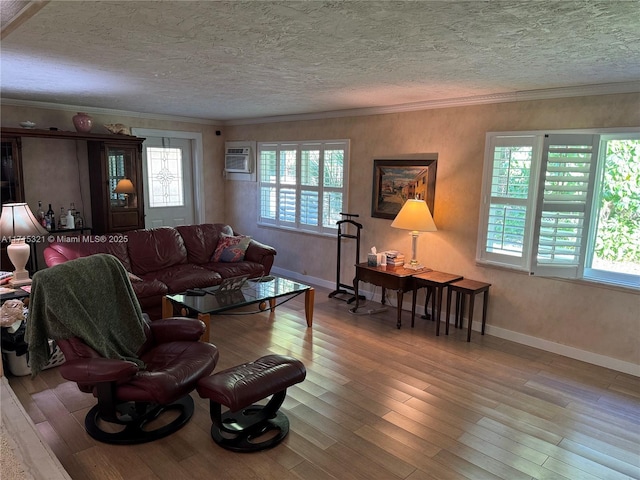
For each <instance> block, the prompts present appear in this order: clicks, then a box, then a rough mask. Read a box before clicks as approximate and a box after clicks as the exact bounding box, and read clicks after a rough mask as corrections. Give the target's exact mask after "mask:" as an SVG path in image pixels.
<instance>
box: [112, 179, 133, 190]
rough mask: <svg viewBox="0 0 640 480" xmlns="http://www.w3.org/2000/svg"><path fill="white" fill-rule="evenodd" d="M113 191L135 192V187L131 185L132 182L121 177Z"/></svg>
mask: <svg viewBox="0 0 640 480" xmlns="http://www.w3.org/2000/svg"><path fill="white" fill-rule="evenodd" d="M113 193H136V187H134V186H133V182H131V180H129V179H128V178H123V179H122V180H119V181H118V184H117V185H116V188H115V189H114V190H113Z"/></svg>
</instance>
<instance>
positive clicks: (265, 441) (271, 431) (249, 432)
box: [211, 405, 289, 452]
mask: <svg viewBox="0 0 640 480" xmlns="http://www.w3.org/2000/svg"><path fill="white" fill-rule="evenodd" d="M263 410H264V407H263V406H260V405H252V406H250V407H247V408H245V409H243V410H241V411H240V412H233V413H232V412H226V413H224V414H223V415H222V417H221V419H222V426H220V425H218V424H217V423H215V422H214V423H213V425H211V438H213V441H214V442H216V443H217V444H218V445H220V446H221V447H222V448H226V449H227V450H232V451H234V452H257V451H259V450H265V449H268V448H272V447H275V446H276V445H278V444H279V443H280V442H281V441H282V440H284V438H285V437H286V436H287V434H288V433H289V419H288V418H287V416H286V415H285V414H284V413H282V412H280V411H277V412H276V414H275V416H274V417H273V418H266V419H262V420H261V421H259V422H257V423H255V424H253V425H251V426H250V427H247V428H244V429H240V430H237V431H231V429H229V428H225V425H232V424H233V425H237V424H243V423H246V422H245V420H247V419H250V418H251V417H260V416H261V415H262V414H263ZM249 423H251V421H250V420H249Z"/></svg>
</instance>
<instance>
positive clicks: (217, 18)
mask: <svg viewBox="0 0 640 480" xmlns="http://www.w3.org/2000/svg"><path fill="white" fill-rule="evenodd" d="M1 49H2V51H1V56H0V68H1V85H0V86H1V94H2V97H3V98H4V99H17V100H30V101H37V102H49V103H61V104H66V105H76V106H85V107H100V108H109V109H116V110H127V111H135V112H141V113H149V114H166V115H180V116H187V117H194V118H204V119H215V120H234V119H243V118H256V117H266V116H279V115H292V114H303V113H317V112H327V111H336V110H344V109H357V108H371V107H388V106H394V105H401V104H412V103H420V102H434V101H440V100H445V99H461V98H467V97H476V96H485V95H495V94H504V93H513V92H522V91H531V90H539V89H553V88H562V87H574V86H583V85H598V84H611V83H619V82H640V3H639V2H637V1H592V0H589V1H491V2H484V1H470V2H460V1H441V2H433V1H411V2H377V1H322V2H321V1H302V2H271V1H258V2H245V1H238V2H217V1H199V2H188V1H120V2H106V1H100V2H96V1H58V0H55V1H51V2H49V3H47V4H46V5H44V7H42V8H41V9H40V10H39V11H37V13H35V14H34V15H33V16H32V17H31V18H29V19H28V20H27V21H24V22H23V23H22V24H21V25H20V26H19V27H18V28H16V29H15V30H14V31H12V32H11V33H10V34H8V35H6V37H5V38H4V39H3V41H2V45H1ZM638 85H639V86H640V83H639V84H638Z"/></svg>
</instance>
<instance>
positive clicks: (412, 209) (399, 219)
mask: <svg viewBox="0 0 640 480" xmlns="http://www.w3.org/2000/svg"><path fill="white" fill-rule="evenodd" d="M391 226H392V227H394V228H401V229H403V230H411V262H410V263H409V264H408V265H407V264H405V265H404V268H409V269H411V270H420V269H421V268H424V267H423V266H422V265H421V264H420V263H419V262H418V259H417V250H418V235H420V233H422V232H436V231H437V230H438V229H437V228H436V224H435V223H434V221H433V217H432V216H431V212H430V211H429V207H428V206H427V202H425V201H424V200H418V199H416V198H410V199H409V200H407V201H406V202H405V203H404V205H403V206H402V208H401V209H400V211H399V212H398V215H396V218H395V219H394V220H393V223H391Z"/></svg>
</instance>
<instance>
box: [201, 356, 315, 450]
mask: <svg viewBox="0 0 640 480" xmlns="http://www.w3.org/2000/svg"><path fill="white" fill-rule="evenodd" d="M306 373H307V371H306V369H305V368H304V365H303V364H302V362H301V361H299V360H296V359H295V358H292V357H287V356H284V355H266V356H264V357H261V358H259V359H257V360H255V361H253V362H250V363H245V364H243V365H237V366H235V367H231V368H228V369H226V370H223V371H221V372H218V373H216V374H214V375H211V376H209V377H205V378H201V379H200V380H199V381H198V386H197V390H198V394H199V395H200V397H202V398H208V399H209V411H210V415H211V421H212V422H213V425H211V437H212V438H213V440H214V441H215V442H216V443H217V444H218V445H220V446H221V447H223V448H226V449H228V450H233V451H234V452H255V451H258V450H264V449H265V448H271V447H274V446H276V445H277V444H278V443H280V442H281V441H282V440H283V439H284V437H286V436H287V433H289V420H288V419H287V417H286V416H285V414H284V413H282V412H280V411H279V410H278V409H279V408H280V406H281V405H282V402H283V401H284V398H285V395H286V393H287V387H290V386H291V385H294V384H296V383H299V382H302V381H303V380H304V379H305V376H306ZM269 395H272V397H271V400H269V401H268V402H267V404H266V405H252V404H253V403H254V402H257V401H259V400H262V399H265V398H267V397H268V396H269ZM222 405H224V406H226V407H228V408H229V410H228V411H227V412H225V413H224V414H223V413H222ZM269 435H271V436H269Z"/></svg>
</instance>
